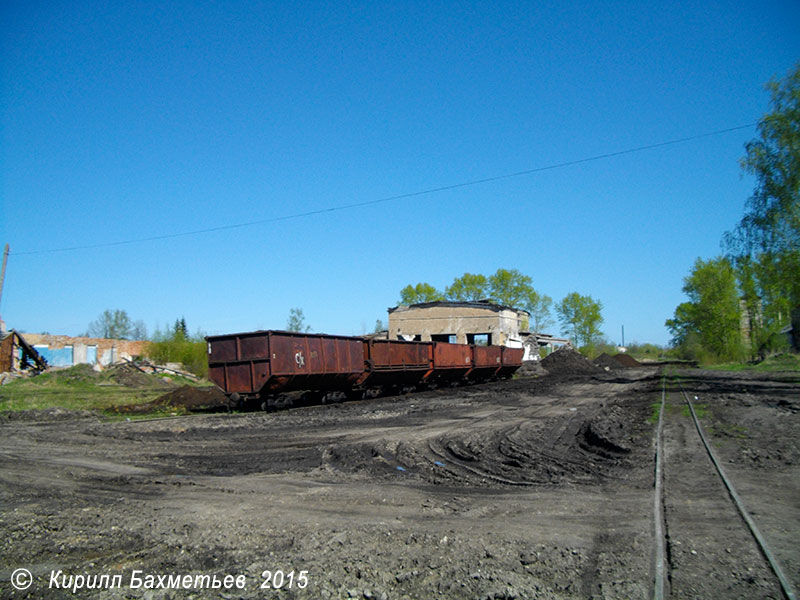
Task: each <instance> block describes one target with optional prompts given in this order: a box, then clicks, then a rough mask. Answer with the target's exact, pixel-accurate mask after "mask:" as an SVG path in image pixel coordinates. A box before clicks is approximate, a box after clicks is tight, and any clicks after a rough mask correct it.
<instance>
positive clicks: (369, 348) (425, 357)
mask: <svg viewBox="0 0 800 600" xmlns="http://www.w3.org/2000/svg"><path fill="white" fill-rule="evenodd" d="M364 361H365V363H366V371H365V372H364V376H363V377H362V379H361V380H360V381H359V384H360V385H363V386H364V387H386V386H389V387H403V386H415V385H418V384H420V383H421V382H422V381H424V380H425V379H426V378H427V377H429V376H430V375H431V373H433V369H434V363H433V345H432V344H431V343H430V342H405V341H399V340H375V339H365V340H364Z"/></svg>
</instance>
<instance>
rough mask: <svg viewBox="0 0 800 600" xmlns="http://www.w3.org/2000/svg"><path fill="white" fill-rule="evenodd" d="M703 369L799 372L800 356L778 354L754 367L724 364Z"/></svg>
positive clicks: (750, 365)
mask: <svg viewBox="0 0 800 600" xmlns="http://www.w3.org/2000/svg"><path fill="white" fill-rule="evenodd" d="M705 368H707V369H715V370H719V371H767V372H769V371H800V354H778V355H777V356H770V357H769V358H767V359H766V360H764V361H762V362H760V363H758V364H755V365H752V364H742V363H724V364H719V365H710V366H708V367H705Z"/></svg>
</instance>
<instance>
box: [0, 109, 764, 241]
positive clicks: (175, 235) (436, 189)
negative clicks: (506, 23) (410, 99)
mask: <svg viewBox="0 0 800 600" xmlns="http://www.w3.org/2000/svg"><path fill="white" fill-rule="evenodd" d="M756 125H758V123H748V124H747V125H737V126H736V127H728V128H727V129H718V130H716V131H710V132H706V133H700V134H696V135H692V136H687V137H682V138H678V139H674V140H669V141H666V142H658V143H655V144H647V145H645V146H637V147H635V148H628V149H626V150H618V151H615V152H607V153H605V154H596V155H594V156H588V157H585V158H580V159H576V160H570V161H565V162H560V163H555V164H552V165H545V166H541V167H534V168H532V169H525V170H523V171H515V172H513V173H504V174H502V175H494V176H491V177H483V178H481V179H472V180H470V181H464V182H461V183H453V184H449V185H443V186H439V187H433V188H428V189H424V190H418V191H416V192H408V193H405V194H397V195H394V196H387V197H384V198H377V199H373V200H364V201H362V202H352V203H349V204H340V205H337V206H330V207H328V208H320V209H316V210H309V211H305V212H298V213H293V214H290V215H282V216H278V217H268V218H265V219H256V220H253V221H247V222H243V223H232V224H230V225H219V226H216V227H207V228H203V229H194V230H191V231H183V232H178V233H167V234H163V235H154V236H148V237H140V238H132V239H128V240H118V241H114V242H101V243H97V244H84V245H80V246H65V247H62V248H50V249H44V250H27V251H23V252H10V254H13V255H16V256H25V255H35V254H53V253H56V252H70V251H75V250H90V249H97V248H110V247H113V246H124V245H129V244H139V243H144V242H154V241H158V240H167V239H174V238H179V237H186V236H191V235H201V234H204V233H214V232H218V231H228V230H231V229H241V228H244V227H252V226H254V225H264V224H266V223H277V222H280V221H288V220H292V219H301V218H303V217H311V216H314V215H321V214H325V213H332V212H338V211H343V210H350V209H353V208H360V207H364V206H372V205H375V204H382V203H386V202H393V201H396V200H404V199H407V198H415V197H417V196H425V195H428V194H436V193H438V192H445V191H449V190H456V189H460V188H465V187H470V186H475V185H480V184H484V183H491V182H494V181H501V180H503V179H512V178H514V177H522V176H524V175H532V174H534V173H542V172H544V171H551V170H554V169H562V168H565V167H572V166H575V165H580V164H584V163H588V162H594V161H598V160H604V159H607V158H614V157H616V156H623V155H626V154H633V153H635V152H643V151H645V150H653V149H655V148H663V147H664V146H671V145H675V144H682V143H686V142H691V141H694V140H699V139H702V138H707V137H711V136H715V135H722V134H724V133H730V132H732V131H739V130H741V129H749V128H752V127H755V126H756Z"/></svg>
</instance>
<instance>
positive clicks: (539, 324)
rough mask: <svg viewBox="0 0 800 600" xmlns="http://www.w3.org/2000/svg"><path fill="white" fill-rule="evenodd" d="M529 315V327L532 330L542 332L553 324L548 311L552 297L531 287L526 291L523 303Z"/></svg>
mask: <svg viewBox="0 0 800 600" xmlns="http://www.w3.org/2000/svg"><path fill="white" fill-rule="evenodd" d="M523 306H524V308H525V310H527V311H528V313H530V315H531V320H530V326H529V329H530V330H531V331H533V332H544V331H545V330H546V329H548V328H549V327H552V326H553V325H554V321H553V315H552V313H551V312H550V311H551V309H552V306H553V299H552V298H551V297H550V296H547V295H545V294H540V293H539V292H537V291H536V290H534V289H533V288H531V290H530V292H528V296H527V298H526V299H525V304H524V305H523Z"/></svg>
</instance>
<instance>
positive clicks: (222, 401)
mask: <svg viewBox="0 0 800 600" xmlns="http://www.w3.org/2000/svg"><path fill="white" fill-rule="evenodd" d="M227 406H228V399H227V397H226V396H225V394H223V393H222V390H220V389H219V388H217V387H194V386H191V385H184V386H181V387H179V388H177V389H175V390H172V391H171V392H167V393H166V394H164V395H163V396H159V397H158V398H156V399H155V400H151V401H150V402H147V403H145V404H133V405H128V406H120V407H118V408H117V411H118V412H120V413H150V412H163V411H175V412H192V411H213V410H216V409H222V408H225V407H227Z"/></svg>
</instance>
